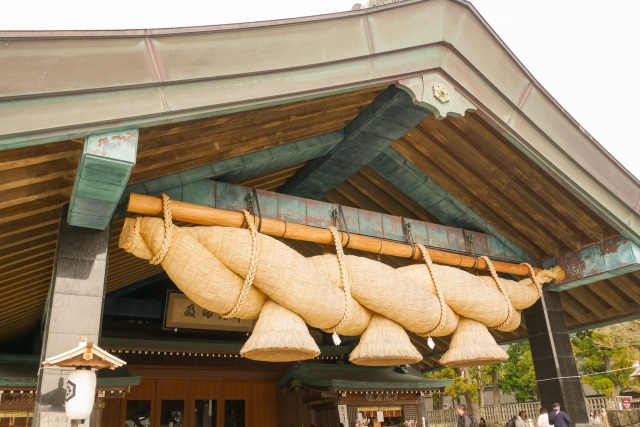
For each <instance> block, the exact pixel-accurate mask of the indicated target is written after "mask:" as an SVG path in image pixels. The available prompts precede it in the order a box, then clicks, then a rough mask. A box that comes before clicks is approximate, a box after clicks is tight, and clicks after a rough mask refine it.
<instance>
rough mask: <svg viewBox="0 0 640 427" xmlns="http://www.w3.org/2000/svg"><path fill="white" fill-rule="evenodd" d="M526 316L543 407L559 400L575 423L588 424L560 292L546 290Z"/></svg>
mask: <svg viewBox="0 0 640 427" xmlns="http://www.w3.org/2000/svg"><path fill="white" fill-rule="evenodd" d="M524 318H525V321H526V324H527V331H528V334H529V344H530V345H531V355H532V356H533V366H534V368H535V371H536V378H537V379H538V392H539V394H540V401H541V402H542V406H544V407H546V408H547V409H548V410H549V411H551V409H552V406H553V404H554V403H555V402H558V403H560V404H561V405H562V410H563V411H565V412H566V413H567V414H568V415H569V417H570V418H571V420H572V421H573V422H574V423H578V424H582V423H584V424H587V423H588V422H589V414H588V412H587V406H586V403H585V399H584V392H583V391H582V384H580V377H579V376H578V368H577V367H576V360H575V356H574V355H573V350H572V349H571V342H570V341H569V333H568V331H567V324H566V322H565V319H564V310H563V309H562V303H561V302H560V293H559V292H551V291H543V293H542V297H541V298H540V299H539V300H538V301H537V302H536V303H535V304H534V305H533V306H532V307H531V308H528V309H527V310H525V313H524Z"/></svg>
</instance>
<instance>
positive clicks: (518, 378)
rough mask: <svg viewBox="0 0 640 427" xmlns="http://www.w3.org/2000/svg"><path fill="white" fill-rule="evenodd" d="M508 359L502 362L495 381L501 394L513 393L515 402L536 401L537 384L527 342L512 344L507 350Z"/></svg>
mask: <svg viewBox="0 0 640 427" xmlns="http://www.w3.org/2000/svg"><path fill="white" fill-rule="evenodd" d="M507 354H508V355H509V358H508V359H507V360H505V361H504V362H502V364H501V371H502V375H501V377H500V378H499V379H498V380H497V384H498V387H500V389H501V390H502V392H503V393H505V394H506V393H513V395H514V396H515V398H516V401H517V402H526V401H531V400H536V399H537V396H538V384H537V380H536V373H535V371H534V369H533V358H532V357H531V349H530V348H529V342H528V341H521V342H517V343H515V344H512V345H511V346H510V347H509V350H507Z"/></svg>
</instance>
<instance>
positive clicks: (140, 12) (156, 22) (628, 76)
mask: <svg viewBox="0 0 640 427" xmlns="http://www.w3.org/2000/svg"><path fill="white" fill-rule="evenodd" d="M356 2H360V3H363V4H364V3H365V1H364V0H315V1H313V0H297V1H292V0H262V1H259V0H236V1H233V0H231V1H229V0H223V1H220V0H218V1H215V0H209V1H201V0H180V1H175V2H171V3H169V2H163V1H158V0H154V1H150V0H127V1H125V0H109V1H106V2H94V1H87V0H82V1H80V0H57V1H51V0H48V1H44V0H20V1H18V0H8V1H6V2H5V3H4V4H3V7H2V11H1V12H0V30H56V29H67V30H70V29H75V30H80V29H134V28H163V27H185V26H196V25H214V24H224V23H237V22H250V21H258V20H270V19H278V18H288V17H295V16H309V15H317V14H321V13H333V12H339V11H348V10H350V9H351V6H352V5H353V4H354V3H356ZM471 2H472V3H473V4H474V6H475V7H476V8H477V9H478V11H479V12H480V13H481V14H482V16H483V17H484V18H485V20H486V21H487V22H488V23H489V25H491V26H492V28H493V29H494V30H495V31H496V32H497V34H498V35H499V36H500V37H501V38H502V40H503V41H504V42H505V43H506V44H507V45H508V46H509V48H510V49H511V50H512V51H513V52H514V53H515V54H516V56H517V57H518V58H519V59H520V60H521V61H522V63H523V64H524V65H525V66H526V67H527V68H528V69H529V71H531V73H532V74H533V75H534V76H535V77H536V78H537V79H538V81H539V82H540V83H541V84H542V85H543V86H544V87H545V88H546V89H547V90H548V91H549V93H551V95H552V96H553V97H554V98H555V99H556V100H557V101H558V102H559V103H560V104H561V105H562V106H563V107H564V108H565V110H567V111H568V112H569V114H571V115H572V116H573V117H574V118H575V119H576V120H577V121H578V122H579V123H580V124H581V125H582V126H583V127H584V128H585V129H586V130H587V131H588V132H589V133H590V134H591V135H592V136H593V137H594V138H595V139H596V140H597V141H598V142H600V143H601V144H602V145H603V146H604V147H605V148H606V149H607V150H608V151H609V152H610V153H611V154H613V155H614V157H616V158H617V159H618V160H619V161H620V162H621V163H622V164H623V165H624V166H625V167H626V168H627V169H628V170H629V171H630V172H631V173H633V174H634V175H635V176H636V177H640V136H639V135H640V132H638V130H637V129H635V128H637V127H636V126H634V125H635V124H636V123H635V120H639V121H640V116H639V115H638V114H633V113H634V110H635V109H637V108H638V102H640V1H638V0H608V1H606V2H605V1H595V0H471ZM0 78H1V76H0Z"/></svg>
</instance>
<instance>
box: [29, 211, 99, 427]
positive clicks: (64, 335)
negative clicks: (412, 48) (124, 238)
mask: <svg viewBox="0 0 640 427" xmlns="http://www.w3.org/2000/svg"><path fill="white" fill-rule="evenodd" d="M109 234H110V233H109V229H107V230H104V231H103V230H93V229H88V228H81V227H74V226H71V225H68V224H67V207H66V206H65V207H64V208H63V209H62V215H61V220H60V227H59V231H58V242H57V246H56V254H55V260H54V267H53V278H52V281H51V286H50V288H49V295H48V297H47V303H46V304H47V305H46V307H45V314H44V317H45V319H44V325H45V327H44V335H43V339H42V353H41V362H42V361H43V360H44V359H46V358H48V357H51V356H55V355H57V354H60V353H62V352H65V351H67V350H71V349H72V348H74V347H77V345H78V343H79V342H80V339H81V338H82V337H87V341H89V342H94V343H97V342H98V338H99V337H100V329H101V322H102V308H103V301H104V293H105V282H106V273H107V255H108V248H109ZM71 371H72V369H69V368H46V369H44V368H43V369H40V370H39V372H38V388H37V395H36V405H35V411H34V423H33V425H34V426H40V425H46V426H51V427H54V426H67V422H68V421H67V417H66V415H65V412H64V404H65V400H66V396H65V395H66V389H65V387H66V378H67V376H68V375H69V373H70V372H71ZM85 425H87V424H85Z"/></svg>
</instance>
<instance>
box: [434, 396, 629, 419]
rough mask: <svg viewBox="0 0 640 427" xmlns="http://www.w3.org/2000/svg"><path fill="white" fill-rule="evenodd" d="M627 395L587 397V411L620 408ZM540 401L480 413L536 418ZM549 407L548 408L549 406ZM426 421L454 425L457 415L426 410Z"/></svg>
mask: <svg viewBox="0 0 640 427" xmlns="http://www.w3.org/2000/svg"><path fill="white" fill-rule="evenodd" d="M625 397H628V396H616V397H615V398H614V399H607V398H606V397H588V398H586V399H585V403H586V405H587V411H597V413H599V412H600V409H602V408H603V407H605V408H607V409H620V408H621V407H622V399H623V398H625ZM540 406H541V405H540V402H524V403H508V404H504V405H500V406H481V407H480V414H481V416H482V417H484V419H485V420H486V421H487V422H490V421H498V422H500V423H506V422H507V421H508V420H509V419H510V418H511V417H513V416H514V415H518V412H520V411H526V412H527V414H528V415H529V417H530V418H531V419H533V420H534V421H535V420H536V419H537V417H538V414H539V413H540ZM549 409H550V408H549ZM425 415H426V418H427V422H428V424H429V425H430V426H433V425H456V423H457V422H458V415H457V414H456V410H455V408H454V409H442V410H437V411H426V413H425Z"/></svg>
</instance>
